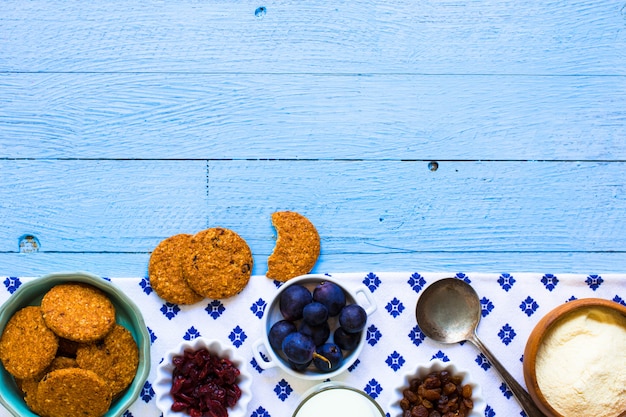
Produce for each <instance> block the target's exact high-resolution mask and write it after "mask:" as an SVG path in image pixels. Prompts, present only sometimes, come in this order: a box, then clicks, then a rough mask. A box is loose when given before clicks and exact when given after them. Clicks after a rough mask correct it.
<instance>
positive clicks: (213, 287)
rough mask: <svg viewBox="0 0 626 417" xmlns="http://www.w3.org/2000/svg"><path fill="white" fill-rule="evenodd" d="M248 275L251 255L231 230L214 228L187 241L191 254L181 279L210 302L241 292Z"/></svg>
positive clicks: (186, 261) (240, 239) (245, 244)
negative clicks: (210, 300)
mask: <svg viewBox="0 0 626 417" xmlns="http://www.w3.org/2000/svg"><path fill="white" fill-rule="evenodd" d="M251 274H252V252H251V251H250V248H249V247H248V244H247V243H246V241H245V240H244V239H243V238H242V237H241V236H239V235H238V234H237V233H235V232H234V231H232V230H229V229H224V228H220V227H215V228H211V229H206V230H203V231H201V232H198V233H196V234H195V235H194V236H193V237H192V238H191V251H190V253H189V254H188V255H187V257H186V259H185V261H184V262H183V277H184V278H185V280H186V281H187V283H188V284H189V286H190V287H191V288H192V289H193V290H194V291H195V292H196V293H198V294H200V295H202V296H204V297H207V298H213V299H221V298H228V297H231V296H233V295H235V294H238V293H239V292H241V290H243V289H244V287H245V286H246V285H247V284H248V281H249V280H250V275H251Z"/></svg>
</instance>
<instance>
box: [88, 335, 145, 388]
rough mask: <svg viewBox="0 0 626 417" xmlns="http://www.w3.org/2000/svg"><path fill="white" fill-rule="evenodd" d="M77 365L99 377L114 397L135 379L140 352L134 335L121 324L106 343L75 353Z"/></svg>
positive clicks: (91, 344)
mask: <svg viewBox="0 0 626 417" xmlns="http://www.w3.org/2000/svg"><path fill="white" fill-rule="evenodd" d="M76 362H77V363H78V365H79V366H80V367H81V368H83V369H89V370H91V371H93V372H95V373H96V374H98V375H100V376H101V377H102V378H103V379H104V380H105V381H106V383H107V384H108V385H109V389H110V390H111V393H112V394H113V396H115V395H117V394H119V393H120V392H122V391H123V390H124V389H125V388H126V387H127V386H129V385H130V383H131V382H132V381H133V379H134V378H135V374H136V373H137V366H138V364H139V349H138V348H137V343H136V342H135V339H133V336H132V334H131V333H130V332H129V331H128V330H127V329H126V328H125V327H124V326H121V325H119V324H118V325H116V326H115V327H114V328H113V330H111V331H110V332H109V334H107V335H106V337H105V338H104V339H103V340H101V341H97V342H95V343H89V344H83V345H81V346H80V347H79V348H78V350H77V351H76Z"/></svg>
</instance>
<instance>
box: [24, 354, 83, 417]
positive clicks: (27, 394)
mask: <svg viewBox="0 0 626 417" xmlns="http://www.w3.org/2000/svg"><path fill="white" fill-rule="evenodd" d="M77 367H78V364H77V363H76V359H73V358H67V357H65V356H57V357H56V358H54V360H53V361H52V363H51V364H50V366H48V368H46V370H45V371H44V372H42V373H41V374H38V375H37V376H35V377H33V378H28V379H23V380H18V381H16V382H17V383H18V386H19V388H20V389H21V390H22V393H23V395H24V402H26V405H27V406H28V407H29V408H30V409H31V411H32V412H33V413H35V414H38V415H45V414H44V412H45V410H42V409H41V407H40V406H39V401H38V400H37V389H38V388H39V381H41V380H42V379H43V377H44V376H45V375H46V374H47V373H48V372H52V371H56V370H57V369H66V368H77Z"/></svg>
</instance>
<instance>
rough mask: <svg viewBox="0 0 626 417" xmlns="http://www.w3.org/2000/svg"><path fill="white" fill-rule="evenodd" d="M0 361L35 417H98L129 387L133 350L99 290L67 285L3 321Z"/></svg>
mask: <svg viewBox="0 0 626 417" xmlns="http://www.w3.org/2000/svg"><path fill="white" fill-rule="evenodd" d="M0 360H1V361H2V364H3V365H4V367H5V369H6V370H7V372H9V373H10V374H11V375H12V376H13V377H14V378H15V380H16V382H17V385H18V387H20V389H21V390H22V392H23V393H24V400H25V402H26V404H27V405H28V406H29V407H30V409H31V410H32V411H33V412H34V413H35V414H38V415H40V416H47V417H65V416H78V415H80V416H87V417H92V416H93V417H99V416H102V415H104V414H105V413H106V412H107V411H108V409H109V407H110V405H111V401H112V400H113V399H114V398H115V397H116V396H117V395H118V394H120V393H121V392H122V391H124V390H125V389H126V388H127V387H128V386H129V385H130V383H131V382H132V381H133V379H134V377H135V374H136V372H137V367H138V363H139V350H138V347H137V343H136V342H135V340H134V339H133V336H132V334H131V333H130V332H129V331H128V330H127V329H126V328H125V327H123V326H121V325H120V324H118V323H117V322H116V320H115V307H114V306H113V304H112V303H111V301H110V300H109V299H108V297H107V296H106V294H105V293H104V292H102V291H101V290H99V289H97V288H95V287H93V286H90V285H88V284H82V283H67V284H59V285H56V286H54V287H53V288H51V289H50V290H49V291H48V292H47V293H46V294H45V295H44V297H43V299H42V300H41V304H40V305H38V306H27V307H24V308H22V309H20V310H18V311H17V312H16V313H15V314H14V315H13V316H12V317H11V318H10V319H9V321H8V322H7V325H6V327H5V328H4V331H3V333H2V336H0Z"/></svg>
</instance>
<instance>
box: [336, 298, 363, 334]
mask: <svg viewBox="0 0 626 417" xmlns="http://www.w3.org/2000/svg"><path fill="white" fill-rule="evenodd" d="M366 323H367V313H366V312H365V310H364V309H363V307H361V306H360V305H358V304H349V305H347V306H345V307H344V308H342V309H341V312H340V313H339V325H340V326H341V327H342V328H343V329H344V330H345V331H346V332H348V333H357V332H360V331H361V330H363V328H364V327H365V324H366Z"/></svg>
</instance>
